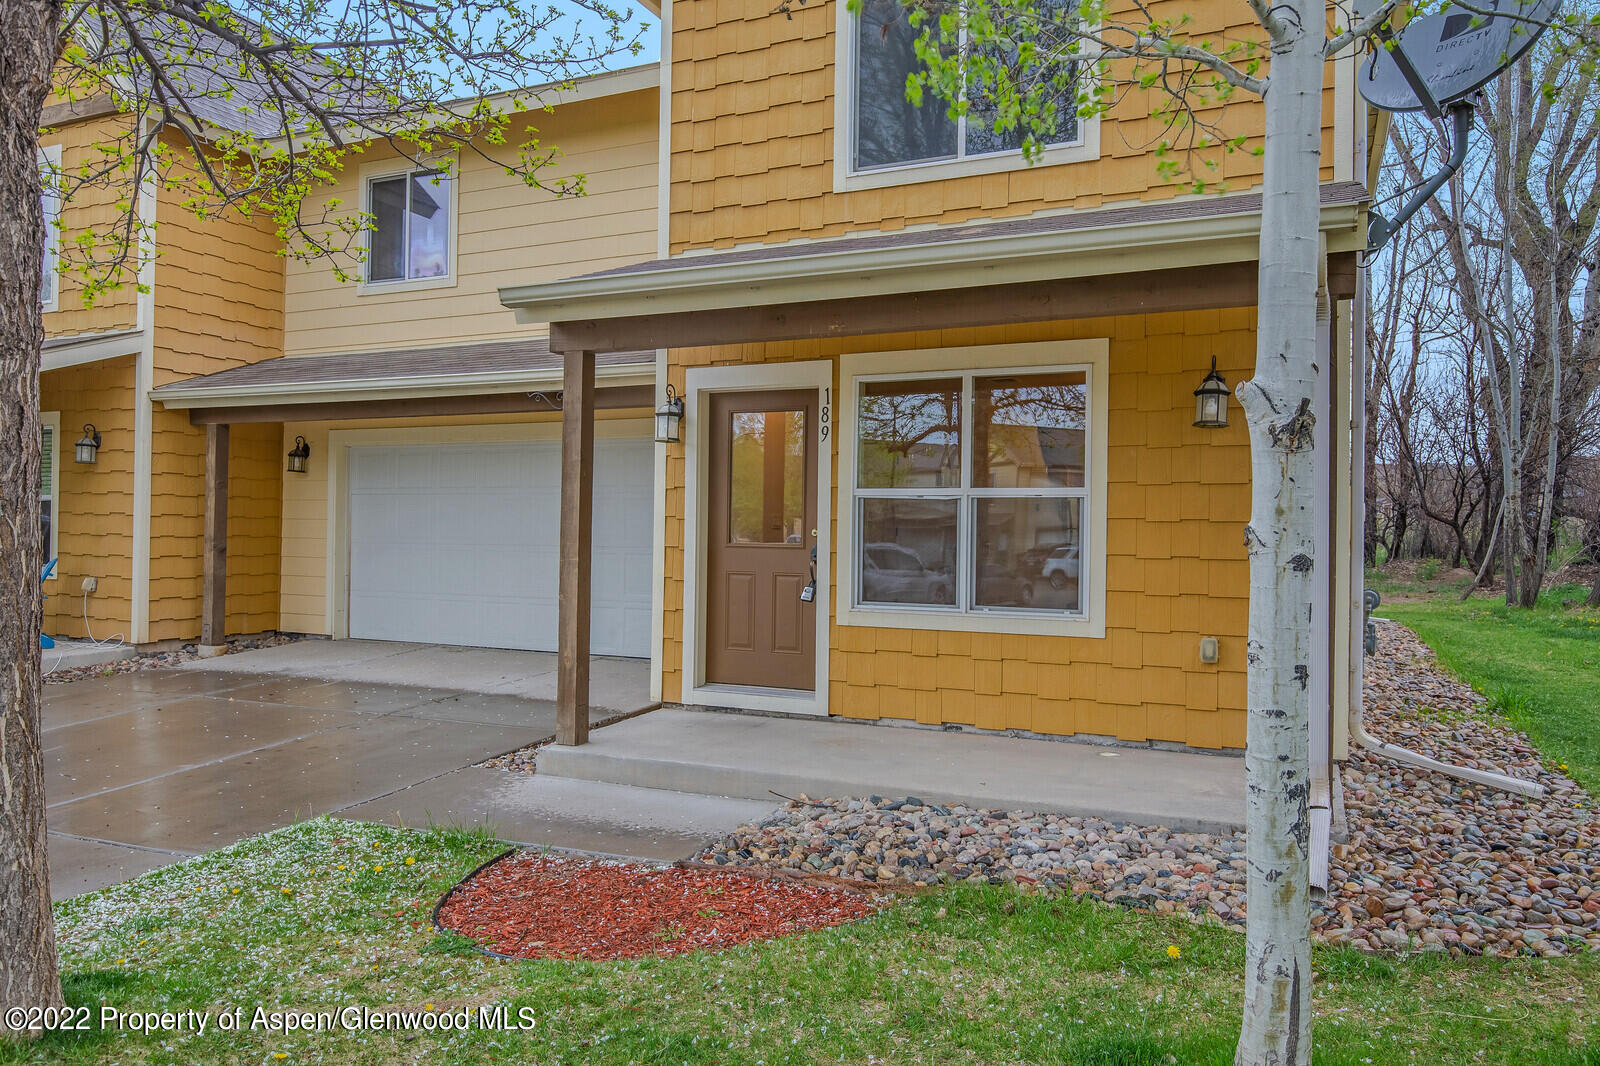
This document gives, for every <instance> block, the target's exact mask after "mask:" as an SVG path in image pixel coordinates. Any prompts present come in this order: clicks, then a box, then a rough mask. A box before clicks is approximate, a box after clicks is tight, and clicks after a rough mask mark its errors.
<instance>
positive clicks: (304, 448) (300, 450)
mask: <svg viewBox="0 0 1600 1066" xmlns="http://www.w3.org/2000/svg"><path fill="white" fill-rule="evenodd" d="M310 456H311V445H309V444H307V443H306V439H305V438H304V437H296V438H295V439H294V447H293V448H290V449H289V473H291V474H304V473H305V472H306V460H307V459H308V458H310Z"/></svg>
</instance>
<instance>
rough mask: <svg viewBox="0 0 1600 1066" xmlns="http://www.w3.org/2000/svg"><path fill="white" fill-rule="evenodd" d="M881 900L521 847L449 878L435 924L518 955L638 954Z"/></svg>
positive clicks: (743, 935)
mask: <svg viewBox="0 0 1600 1066" xmlns="http://www.w3.org/2000/svg"><path fill="white" fill-rule="evenodd" d="M882 905H883V900H882V897H879V896H874V895H871V894H868V893H863V892H860V891H858V890H854V889H849V888H844V887H840V888H833V887H830V886H826V885H818V884H811V883H803V882H797V881H790V880H780V879H775V878H763V877H759V876H752V875H751V874H747V873H735V872H731V871H723V870H701V869H681V868H678V867H667V868H660V867H653V866H636V865H629V864H626V863H614V862H600V861H596V860H590V859H565V858H551V857H548V856H532V855H520V856H512V857H509V858H506V859H502V860H501V861H500V862H497V863H495V864H494V865H492V866H489V867H488V868H486V869H484V870H482V871H480V872H479V873H478V874H477V875H476V876H474V877H473V878H472V879H471V880H469V881H467V882H466V883H464V884H462V885H461V886H460V887H459V888H457V889H456V890H455V892H454V893H453V894H452V895H451V896H450V897H449V898H448V899H447V900H446V901H445V903H444V905H443V906H442V907H440V908H439V924H440V925H441V926H443V927H444V928H445V929H448V930H450V931H451V932H455V933H459V934H461V935H462V936H468V937H471V938H472V939H474V940H476V941H478V942H479V943H480V944H482V945H484V946H485V947H487V948H489V949H490V950H491V951H495V952H498V953H500V954H502V955H511V956H515V957H517V958H521V959H636V958H642V957H644V956H652V955H681V954H683V953H685V952H689V951H703V950H706V949H715V948H725V947H731V946H732V945H735V944H744V943H747V942H749V941H752V940H769V939H771V938H773V937H779V936H787V935H788V934H790V933H803V932H807V931H809V930H812V929H824V928H827V927H828V926H833V925H843V924H844V923H846V922H853V921H855V920H857V919H859V918H865V917H866V916H867V915H869V914H872V913H874V912H876V911H877V910H878V909H879V908H880V907H881V906H882Z"/></svg>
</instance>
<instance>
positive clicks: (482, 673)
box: [182, 640, 654, 713]
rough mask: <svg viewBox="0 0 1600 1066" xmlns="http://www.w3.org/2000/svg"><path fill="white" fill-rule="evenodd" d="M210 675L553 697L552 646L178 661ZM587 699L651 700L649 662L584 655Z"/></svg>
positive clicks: (338, 645)
mask: <svg viewBox="0 0 1600 1066" xmlns="http://www.w3.org/2000/svg"><path fill="white" fill-rule="evenodd" d="M182 669H184V670H195V671H204V672H205V673H207V674H211V675H234V676H236V675H240V674H248V675H268V676H282V677H293V678H317V679H320V680H324V681H343V682H354V683H364V684H381V685H395V686H401V687H412V688H428V689H449V690H451V691H454V692H478V693H483V694H486V695H500V696H517V697H520V698H522V699H530V700H552V701H553V700H554V699H555V698H556V656H555V655H554V653H551V652H539V651H507V650H504V649H500V648H457V647H451V646H448V645H442V644H402V643H396V642H392V641H384V640H300V641H295V642H294V643H292V644H280V645H278V646H276V647H272V648H254V649H251V650H250V651H243V652H235V653H232V654H229V655H222V656H218V657H217V658H215V659H197V660H195V661H193V662H187V663H184V664H183V666H182ZM589 702H590V704H591V705H592V706H594V707H599V708H602V709H604V710H608V711H621V712H623V713H631V712H633V711H639V710H643V709H644V708H646V707H648V706H650V705H651V703H652V702H654V701H652V700H651V699H650V662H649V660H648V659H622V658H613V657H607V656H596V657H594V658H592V659H591V660H590V662H589Z"/></svg>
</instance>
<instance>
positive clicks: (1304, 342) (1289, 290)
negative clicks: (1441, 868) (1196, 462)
mask: <svg viewBox="0 0 1600 1066" xmlns="http://www.w3.org/2000/svg"><path fill="white" fill-rule="evenodd" d="M1270 17H1271V18H1273V19H1275V20H1276V21H1277V23H1279V24H1280V25H1268V27H1267V28H1268V31H1269V33H1270V34H1271V36H1272V64H1271V72H1270V75H1269V77H1270V81H1269V84H1268V88H1267V93H1266V112H1267V115H1266V122H1267V127H1266V157H1265V159H1264V165H1265V173H1264V177H1263V185H1262V217H1261V261H1260V270H1261V276H1260V286H1259V294H1260V295H1259V299H1258V306H1259V308H1260V312H1259V322H1258V327H1257V334H1256V368H1255V376H1254V377H1252V378H1251V379H1250V380H1249V381H1246V382H1243V383H1242V384H1240V386H1239V390H1238V395H1239V402H1240V404H1241V405H1242V406H1243V407H1244V411H1245V416H1246V418H1247V420H1248V422H1249V429H1250V455H1251V511H1250V524H1249V526H1248V527H1246V529H1245V544H1246V548H1247V549H1248V552H1249V556H1250V633H1249V646H1248V653H1247V659H1248V670H1249V673H1248V702H1249V721H1248V726H1247V733H1246V747H1245V858H1246V864H1247V870H1246V882H1245V885H1246V891H1247V902H1248V908H1249V909H1248V912H1247V916H1246V924H1245V991H1244V1024H1243V1027H1242V1030H1241V1033H1240V1036H1239V1045H1238V1049H1237V1051H1236V1052H1235V1055H1234V1062H1235V1063H1236V1066H1299V1064H1305V1063H1309V1062H1310V1061H1311V912H1310V894H1309V878H1310V862H1309V859H1310V853H1309V846H1310V836H1311V823H1310V820H1309V816H1308V811H1307V807H1308V801H1309V799H1310V788H1311V766H1310V761H1311V756H1310V693H1309V684H1310V678H1311V674H1310V672H1311V599H1312V597H1313V596H1314V595H1316V592H1315V586H1316V582H1315V578H1316V573H1315V571H1316V567H1317V561H1316V559H1315V556H1314V550H1315V548H1314V546H1315V539H1314V535H1315V501H1316V497H1317V493H1316V484H1315V479H1314V477H1313V472H1312V448H1313V427H1314V424H1315V421H1316V419H1315V416H1314V415H1313V413H1312V404H1313V402H1314V397H1315V395H1316V376H1317V373H1318V371H1319V368H1318V367H1317V365H1316V359H1317V334H1316V322H1317V275H1318V270H1317V259H1318V256H1319V254H1320V251H1319V241H1318V231H1319V225H1318V219H1319V216H1320V204H1319V196H1318V188H1317V169H1318V165H1319V163H1320V158H1321V157H1320V147H1321V145H1320V142H1321V99H1322V76H1323V62H1324V60H1323V54H1322V50H1323V46H1324V43H1325V39H1324V30H1323V26H1324V23H1323V18H1324V16H1323V12H1322V9H1321V8H1320V7H1315V8H1313V7H1312V6H1311V5H1309V4H1308V3H1306V0H1291V2H1290V3H1287V4H1283V5H1280V6H1276V7H1273V8H1272V9H1271V13H1270Z"/></svg>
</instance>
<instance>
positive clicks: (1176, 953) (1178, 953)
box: [1167, 944, 1183, 959]
mask: <svg viewBox="0 0 1600 1066" xmlns="http://www.w3.org/2000/svg"><path fill="white" fill-rule="evenodd" d="M1167 958H1169V959H1181V958H1183V949H1182V948H1180V947H1178V945H1176V944H1168V945H1167Z"/></svg>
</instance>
